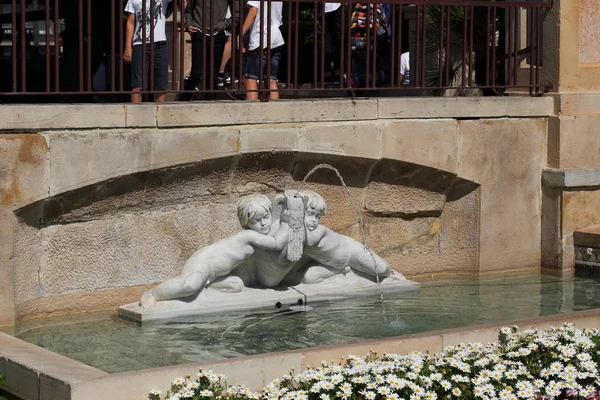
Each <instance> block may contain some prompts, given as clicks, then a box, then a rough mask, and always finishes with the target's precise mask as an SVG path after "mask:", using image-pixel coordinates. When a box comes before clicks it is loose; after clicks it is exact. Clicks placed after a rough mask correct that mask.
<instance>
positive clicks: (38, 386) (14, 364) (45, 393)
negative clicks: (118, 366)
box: [0, 333, 108, 400]
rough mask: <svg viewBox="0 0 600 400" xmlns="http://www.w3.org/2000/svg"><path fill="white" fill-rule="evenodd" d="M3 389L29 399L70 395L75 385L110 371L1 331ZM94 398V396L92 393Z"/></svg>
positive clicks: (0, 347) (62, 397) (0, 369)
mask: <svg viewBox="0 0 600 400" xmlns="http://www.w3.org/2000/svg"><path fill="white" fill-rule="evenodd" d="M0 373H1V374H2V375H4V376H6V381H5V382H4V384H3V385H2V389H4V390H6V391H8V392H10V393H13V394H15V395H16V396H18V397H21V398H23V399H25V400H30V399H40V400H41V399H67V398H69V397H68V396H65V395H68V393H69V392H70V391H71V387H72V386H73V385H75V384H77V383H80V382H87V381H90V380H93V379H98V378H102V377H104V376H107V375H108V373H106V372H103V371H100V370H99V369H96V368H93V367H90V366H89V365H86V364H83V363H80V362H78V361H75V360H72V359H70V358H67V357H64V356H61V355H59V354H56V353H53V352H51V351H49V350H46V349H43V348H40V347H37V346H35V345H33V344H31V343H27V342H24V341H22V340H20V339H17V338H14V337H12V336H9V335H7V334H4V333H0ZM90 398H93V397H90Z"/></svg>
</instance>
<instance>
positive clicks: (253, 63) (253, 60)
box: [244, 45, 283, 81]
mask: <svg viewBox="0 0 600 400" xmlns="http://www.w3.org/2000/svg"><path fill="white" fill-rule="evenodd" d="M282 49H283V45H281V46H278V47H275V48H274V49H271V71H270V72H271V79H272V80H274V81H276V80H277V73H278V72H279V59H280V58H281V51H282ZM249 53H250V54H248V55H247V56H246V60H245V61H244V78H251V79H258V76H259V74H260V65H259V64H258V57H259V54H258V53H259V50H258V49H257V50H256V51H250V52H249ZM263 74H264V75H265V78H266V76H267V49H263Z"/></svg>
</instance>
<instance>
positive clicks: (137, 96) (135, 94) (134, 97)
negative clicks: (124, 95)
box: [131, 88, 142, 103]
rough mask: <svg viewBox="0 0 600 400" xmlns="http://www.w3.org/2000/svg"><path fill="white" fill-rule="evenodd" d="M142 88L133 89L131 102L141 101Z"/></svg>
mask: <svg viewBox="0 0 600 400" xmlns="http://www.w3.org/2000/svg"><path fill="white" fill-rule="evenodd" d="M140 90H141V89H139V88H138V89H131V102H132V103H141V102H142V95H141V93H140Z"/></svg>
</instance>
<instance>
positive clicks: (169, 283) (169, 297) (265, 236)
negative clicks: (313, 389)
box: [119, 190, 416, 322]
mask: <svg viewBox="0 0 600 400" xmlns="http://www.w3.org/2000/svg"><path fill="white" fill-rule="evenodd" d="M237 211H238V219H239V221H240V224H241V226H242V228H244V229H245V230H244V231H241V232H238V233H236V234H234V235H232V236H230V237H227V238H225V239H222V240H219V241H217V242H215V243H213V244H210V245H208V246H205V247H203V248H201V249H199V250H197V251H196V252H195V253H194V254H192V256H191V257H190V258H189V259H188V260H187V261H186V262H185V264H184V265H183V268H182V272H181V273H180V275H178V276H176V277H173V278H171V279H168V280H166V281H164V282H162V283H160V284H159V285H157V286H155V287H153V288H151V289H150V290H148V291H146V292H145V293H144V294H143V295H142V298H141V300H140V302H139V304H138V303H131V304H127V305H124V306H121V307H120V309H119V315H120V316H121V317H123V318H126V319H133V320H135V321H139V322H145V321H149V320H155V319H167V318H174V317H179V316H186V315H197V314H207V313H217V312H223V311H231V310H243V309H252V308H260V307H268V306H275V307H278V308H281V307H283V306H286V307H287V306H292V305H304V306H306V303H307V302H308V301H311V302H313V301H316V300H329V299H339V298H348V297H354V296H356V295H361V294H377V293H380V294H381V295H383V293H384V292H386V291H387V292H392V291H393V292H397V291H406V290H415V289H416V284H415V283H414V282H411V281H408V280H406V279H405V278H404V277H403V276H402V275H401V274H400V273H398V272H395V271H392V270H391V269H390V266H389V264H388V263H387V262H386V261H385V260H384V259H382V258H381V257H379V256H378V255H377V254H375V253H374V252H372V251H371V250H369V248H368V247H367V246H366V244H364V243H360V242H358V241H356V240H354V239H352V238H351V237H349V236H345V235H341V234H339V233H337V232H335V231H333V230H331V229H329V228H327V227H325V226H323V225H321V224H320V223H319V222H320V217H321V216H322V215H324V214H325V212H326V204H325V200H324V199H323V197H322V196H320V195H319V194H318V193H315V192H313V191H309V190H297V191H292V190H286V191H285V192H284V193H279V194H277V195H276V196H275V197H274V198H273V201H271V200H270V199H269V198H268V197H267V196H265V195H262V194H252V195H249V196H245V197H243V198H241V199H240V200H239V201H238V203H237ZM361 222H362V221H361Z"/></svg>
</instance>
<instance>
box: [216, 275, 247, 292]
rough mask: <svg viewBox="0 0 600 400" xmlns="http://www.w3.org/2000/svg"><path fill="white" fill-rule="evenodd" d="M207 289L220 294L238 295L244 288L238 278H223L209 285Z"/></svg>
mask: <svg viewBox="0 0 600 400" xmlns="http://www.w3.org/2000/svg"><path fill="white" fill-rule="evenodd" d="M207 287H209V288H211V289H216V290H218V291H220V292H227V293H238V292H241V291H242V289H243V288H244V282H243V281H242V279H241V278H240V277H239V276H223V277H221V278H217V279H215V280H214V281H212V282H211V283H209V284H208V286H207Z"/></svg>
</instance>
